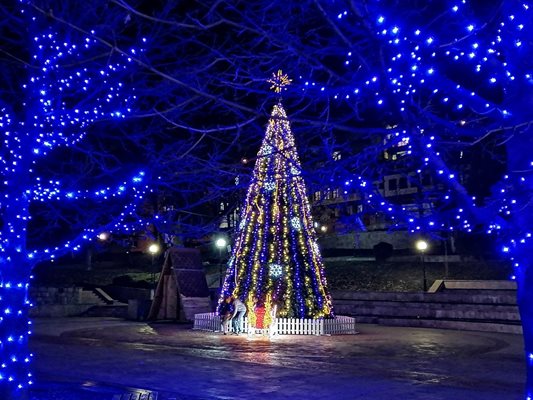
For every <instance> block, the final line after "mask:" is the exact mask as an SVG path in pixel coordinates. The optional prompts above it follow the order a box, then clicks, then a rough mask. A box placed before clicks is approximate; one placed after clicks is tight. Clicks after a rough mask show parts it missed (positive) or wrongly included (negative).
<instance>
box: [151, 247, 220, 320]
mask: <svg viewBox="0 0 533 400" xmlns="http://www.w3.org/2000/svg"><path fill="white" fill-rule="evenodd" d="M210 310H211V306H210V300H209V288H208V287H207V280H206V278H205V272H204V269H203V266H202V262H201V259H200V252H199V250H197V249H186V248H177V247H172V248H170V249H168V250H167V254H166V257H165V262H164V264H163V269H162V271H161V274H160V276H159V281H158V283H157V288H156V290H155V294H154V300H153V302H152V305H151V307H150V313H149V314H148V319H149V320H152V321H153V320H157V319H174V320H180V321H192V320H194V315H195V314H197V313H205V312H209V311H210Z"/></svg>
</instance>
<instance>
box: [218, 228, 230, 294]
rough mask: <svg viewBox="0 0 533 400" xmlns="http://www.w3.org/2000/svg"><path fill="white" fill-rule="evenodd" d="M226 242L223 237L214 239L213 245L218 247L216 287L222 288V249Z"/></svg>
mask: <svg viewBox="0 0 533 400" xmlns="http://www.w3.org/2000/svg"><path fill="white" fill-rule="evenodd" d="M227 244H228V242H227V241H226V239H224V238H223V237H221V238H218V239H217V240H216V241H215V246H216V247H217V248H218V287H219V288H220V290H222V249H225V248H226V245H227Z"/></svg>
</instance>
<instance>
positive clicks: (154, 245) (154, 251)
mask: <svg viewBox="0 0 533 400" xmlns="http://www.w3.org/2000/svg"><path fill="white" fill-rule="evenodd" d="M159 250H160V247H159V245H158V244H157V243H152V244H151V245H150V246H148V252H149V253H150V254H151V255H152V267H151V272H152V289H155V287H154V286H155V255H156V254H157V253H159Z"/></svg>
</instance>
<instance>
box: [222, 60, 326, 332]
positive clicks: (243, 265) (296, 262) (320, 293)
mask: <svg viewBox="0 0 533 400" xmlns="http://www.w3.org/2000/svg"><path fill="white" fill-rule="evenodd" d="M269 82H271V83H272V89H274V90H275V91H276V92H277V93H279V92H281V90H283V89H284V87H285V86H286V85H288V84H289V83H290V80H289V79H288V78H287V76H286V75H283V74H282V72H281V71H278V73H277V74H275V75H274V77H273V79H271V80H269ZM301 172H302V171H301V166H300V161H299V158H298V154H297V151H296V146H295V143H294V137H293V135H292V132H291V127H290V124H289V121H288V119H287V115H286V113H285V110H284V108H283V105H282V103H281V100H280V101H279V102H278V104H276V105H275V106H274V109H273V111H272V114H271V117H270V119H269V121H268V127H267V130H266V135H265V138H264V139H263V143H262V144H261V148H260V149H259V152H258V154H257V161H256V164H255V168H254V172H253V177H252V181H251V184H250V186H249V188H248V193H247V195H246V200H245V202H244V206H243V210H242V212H241V221H240V224H239V227H238V231H237V234H236V238H235V245H234V250H233V254H232V257H231V258H230V261H229V263H228V272H227V274H226V279H225V281H224V285H223V288H222V292H221V301H222V299H223V298H225V297H226V296H228V295H234V296H236V297H239V298H240V299H242V300H243V301H245V302H246V304H247V308H248V312H249V314H248V318H249V319H250V318H252V319H253V317H254V315H253V312H252V311H253V304H254V302H256V301H257V302H258V303H260V304H264V307H265V309H266V311H267V312H266V313H265V316H266V318H268V316H269V313H268V310H269V309H270V307H272V306H273V304H276V305H277V310H278V312H277V315H278V316H281V317H284V316H288V317H296V318H320V317H330V316H332V315H333V310H332V304H331V297H330V294H329V293H328V289H327V282H326V277H325V274H324V266H323V263H322V258H321V255H320V250H319V248H318V245H317V238H316V233H315V231H314V227H313V221H312V217H311V209H310V206H309V201H308V199H307V196H306V189H305V184H304V180H303V178H302V174H301ZM265 325H268V321H265Z"/></svg>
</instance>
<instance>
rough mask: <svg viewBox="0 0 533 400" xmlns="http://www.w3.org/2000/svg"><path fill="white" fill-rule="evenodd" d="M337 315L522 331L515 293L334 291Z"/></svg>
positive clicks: (395, 322)
mask: <svg viewBox="0 0 533 400" xmlns="http://www.w3.org/2000/svg"><path fill="white" fill-rule="evenodd" d="M333 304H334V307H335V312H336V313H337V314H342V315H349V316H353V317H356V319H357V321H358V322H363V323H364V322H367V323H377V324H384V325H397V326H415V327H427V328H443V329H463V330H474V331H489V332H506V333H521V332H522V326H521V322H520V314H519V311H518V307H517V305H516V292H515V291H513V290H507V289H505V290H500V289H498V290H493V289H479V288H473V289H462V288H460V289H456V290H450V291H449V292H439V293H425V292H418V293H384V292H334V293H333Z"/></svg>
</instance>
